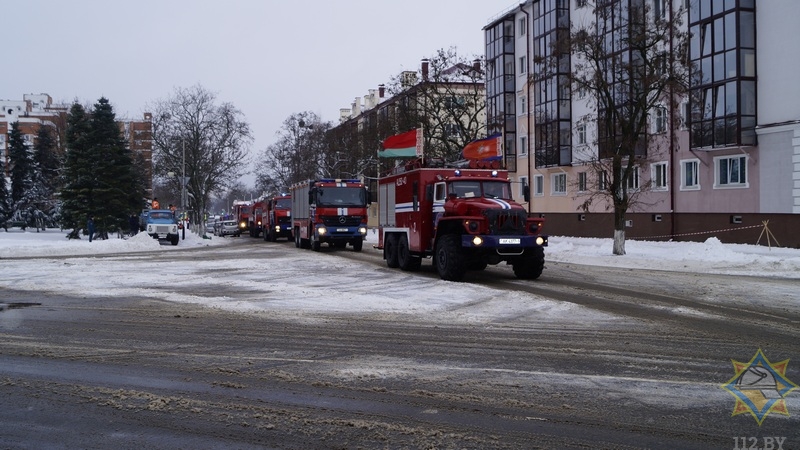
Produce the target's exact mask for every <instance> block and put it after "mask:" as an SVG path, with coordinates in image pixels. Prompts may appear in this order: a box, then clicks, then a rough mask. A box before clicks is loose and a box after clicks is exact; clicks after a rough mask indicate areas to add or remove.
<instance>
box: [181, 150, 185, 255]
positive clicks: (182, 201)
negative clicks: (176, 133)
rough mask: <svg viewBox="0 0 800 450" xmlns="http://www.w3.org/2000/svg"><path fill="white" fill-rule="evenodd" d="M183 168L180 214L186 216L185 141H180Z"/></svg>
mask: <svg viewBox="0 0 800 450" xmlns="http://www.w3.org/2000/svg"><path fill="white" fill-rule="evenodd" d="M181 150H182V153H183V157H182V159H183V167H182V169H181V212H182V213H183V214H186V139H185V138H183V139H181ZM182 239H186V217H185V216H184V218H183V237H182Z"/></svg>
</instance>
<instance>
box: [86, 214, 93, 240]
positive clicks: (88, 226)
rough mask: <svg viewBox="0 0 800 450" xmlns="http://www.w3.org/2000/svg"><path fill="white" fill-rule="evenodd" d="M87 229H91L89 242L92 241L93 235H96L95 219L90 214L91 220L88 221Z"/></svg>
mask: <svg viewBox="0 0 800 450" xmlns="http://www.w3.org/2000/svg"><path fill="white" fill-rule="evenodd" d="M86 229H87V230H88V231H89V242H92V236H94V219H93V218H92V216H89V220H87V221H86Z"/></svg>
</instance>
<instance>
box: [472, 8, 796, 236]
mask: <svg viewBox="0 0 800 450" xmlns="http://www.w3.org/2000/svg"><path fill="white" fill-rule="evenodd" d="M633 7H640V8H641V7H644V8H646V9H647V11H648V12H649V14H651V16H652V19H653V20H669V21H673V20H678V21H679V22H680V24H681V25H680V27H681V28H680V30H681V31H686V32H688V36H689V37H688V40H687V42H686V43H687V44H688V47H689V48H688V62H689V65H688V70H689V72H688V75H689V76H688V80H689V85H688V91H687V92H686V93H685V94H683V95H681V96H679V97H678V98H676V99H675V101H665V102H664V104H663V106H659V107H655V108H652V110H651V112H650V114H649V122H650V123H649V124H648V127H649V132H650V136H649V137H650V139H648V145H647V146H646V147H645V148H642V149H641V154H640V152H639V149H637V157H638V158H639V159H637V161H640V162H639V163H637V167H636V173H635V176H634V178H633V179H632V181H631V182H630V183H632V184H629V186H628V187H630V188H633V189H637V188H638V187H639V186H640V185H641V186H648V189H646V192H642V193H641V198H640V200H641V201H640V202H639V204H638V205H637V206H636V208H635V209H633V210H632V211H629V214H628V219H629V220H628V221H627V224H626V225H627V228H626V234H627V235H628V236H629V237H633V238H637V237H639V238H652V239H670V238H672V239H686V240H704V239H706V238H708V237H711V236H717V237H718V238H719V239H721V240H723V241H726V242H743V243H755V242H756V240H757V239H758V237H759V234H760V231H761V230H760V229H763V222H764V221H767V220H768V221H769V228H770V229H771V231H772V232H773V234H774V235H775V236H776V237H777V238H778V239H779V241H780V243H781V244H783V245H789V246H800V238H799V237H798V236H797V233H796V232H794V231H793V230H795V229H797V228H798V227H799V226H800V102H797V101H795V99H796V98H800V97H799V96H798V94H800V84H798V83H796V82H795V81H794V78H795V76H794V75H795V74H796V73H797V72H798V69H800V35H798V34H797V33H794V32H792V31H791V30H794V29H795V28H796V24H795V23H794V22H795V21H794V17H796V16H797V14H799V13H800V2H795V1H792V0H774V1H765V0H760V1H759V0H527V1H525V2H523V3H521V4H519V5H518V6H514V7H512V8H511V9H509V10H506V11H504V12H501V13H500V14H499V15H498V16H496V17H495V18H493V19H492V20H490V22H489V23H488V25H487V26H486V27H484V35H485V44H486V63H487V125H488V133H490V134H491V133H493V132H501V133H503V135H504V136H505V138H504V142H505V156H506V164H507V166H508V168H509V169H510V170H511V172H512V176H513V177H514V178H515V179H516V180H517V181H521V183H520V185H523V184H524V185H527V186H530V189H531V194H532V195H531V202H530V204H529V205H528V207H529V211H530V212H531V213H533V214H543V215H545V216H546V217H547V225H546V226H547V228H548V232H549V233H551V234H562V235H575V236H604V237H608V236H610V235H611V233H612V229H613V219H612V217H611V213H610V212H609V211H608V210H607V208H606V205H604V204H602V202H600V203H593V204H592V205H591V206H590V207H589V209H588V210H583V209H582V208H581V205H582V203H583V200H584V199H585V194H587V193H588V192H589V191H591V190H592V189H597V186H598V185H600V183H602V182H603V180H601V179H599V177H600V176H599V175H598V173H596V172H593V171H592V170H591V167H592V164H591V162H592V161H593V160H597V159H602V157H603V151H602V145H598V144H602V141H603V136H601V134H602V131H601V130H599V128H598V126H597V125H598V120H597V118H598V111H597V107H596V106H594V105H596V102H592V101H591V95H592V92H586V91H583V90H581V89H576V88H575V87H576V86H574V85H573V83H572V81H571V76H570V74H572V73H573V71H574V70H576V67H577V63H576V56H575V54H574V52H573V53H572V54H570V52H564V53H561V54H559V55H558V56H557V58H556V60H557V63H556V64H552V61H553V58H552V57H553V54H552V52H553V51H554V48H555V47H554V44H555V43H556V42H557V41H561V40H563V39H564V38H565V37H566V36H569V34H570V32H571V31H574V28H572V27H575V26H576V24H586V23H594V24H599V25H600V26H598V27H597V30H600V31H599V32H601V33H606V34H605V35H604V37H605V38H606V39H607V42H608V43H609V45H615V44H616V43H618V42H619V41H620V39H619V37H618V36H619V34H620V33H625V32H626V30H625V29H624V24H625V23H626V22H625V20H624V19H625V18H626V14H627V11H629V10H630V9H631V8H633ZM603 10H605V12H602V11H603ZM608 11H613V12H612V13H610V14H609V13H608ZM621 19H622V20H621ZM673 44H674V43H673ZM663 45H664V47H665V48H668V47H669V45H670V43H669V42H664V43H663ZM562 50H563V48H562ZM548 62H550V65H549V66H548V67H545V64H547V63H548ZM665 70H668V68H665ZM621 82H622V83H623V84H624V83H626V81H625V80H622V81H621ZM600 114H602V111H600ZM520 196H521V192H520ZM762 242H763V241H762Z"/></svg>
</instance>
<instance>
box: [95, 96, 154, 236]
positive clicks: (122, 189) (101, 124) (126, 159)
mask: <svg viewBox="0 0 800 450" xmlns="http://www.w3.org/2000/svg"><path fill="white" fill-rule="evenodd" d="M89 139H90V141H91V143H92V147H91V153H92V155H93V156H94V158H95V160H96V161H97V164H98V167H97V185H96V187H95V202H96V203H95V204H96V205H98V206H100V210H99V211H97V216H96V217H95V224H96V225H97V229H98V231H99V232H100V234H101V235H102V236H105V233H106V232H107V231H114V230H117V229H120V228H122V229H127V228H128V227H127V224H128V218H129V217H130V215H131V213H134V212H138V211H139V210H140V209H141V208H142V203H143V199H144V191H143V189H140V184H139V182H138V181H139V180H138V178H139V177H138V176H137V170H136V168H135V167H134V165H133V158H132V156H131V151H130V150H129V149H128V147H127V145H126V143H125V140H124V139H123V136H122V132H121V131H120V128H119V125H118V124H117V121H116V116H115V114H114V110H113V108H112V107H111V105H110V104H109V102H108V100H107V99H106V98H100V100H98V102H97V103H95V105H94V109H93V111H92V119H91V132H90V138H89Z"/></svg>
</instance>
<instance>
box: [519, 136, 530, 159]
mask: <svg viewBox="0 0 800 450" xmlns="http://www.w3.org/2000/svg"><path fill="white" fill-rule="evenodd" d="M519 154H520V156H525V155H527V154H528V136H520V137H519Z"/></svg>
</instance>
